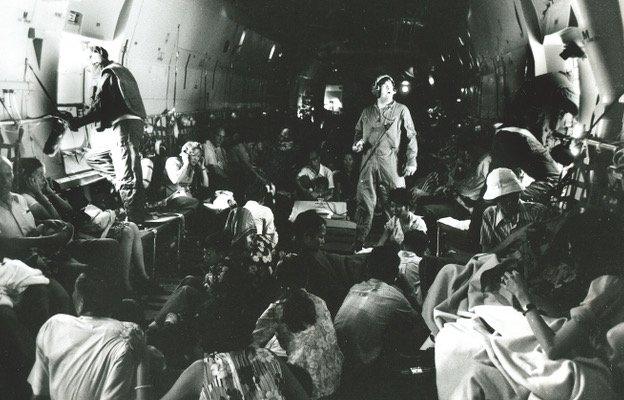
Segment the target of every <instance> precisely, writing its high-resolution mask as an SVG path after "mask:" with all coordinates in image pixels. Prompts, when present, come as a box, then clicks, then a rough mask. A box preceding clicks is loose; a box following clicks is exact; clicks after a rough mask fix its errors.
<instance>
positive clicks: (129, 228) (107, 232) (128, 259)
mask: <svg viewBox="0 0 624 400" xmlns="http://www.w3.org/2000/svg"><path fill="white" fill-rule="evenodd" d="M16 168H17V171H18V174H17V175H18V177H19V178H18V179H17V180H16V181H15V187H16V189H17V190H18V191H20V193H22V194H23V195H24V198H25V199H26V201H27V203H28V207H29V209H30V211H31V212H32V215H33V216H34V217H35V220H37V221H41V220H48V219H64V220H69V221H72V222H74V224H75V225H76V230H77V231H78V232H79V235H81V236H83V238H80V239H74V240H72V241H71V242H70V243H69V244H68V246H67V250H68V252H69V254H70V255H71V256H72V257H75V258H76V259H77V260H78V261H80V262H85V263H87V264H89V265H90V266H92V267H94V268H98V269H99V270H100V271H101V272H104V273H106V274H107V275H108V276H109V279H111V280H113V281H114V282H116V283H117V282H118V283H121V284H122V285H123V289H124V291H125V293H124V294H125V295H131V294H133V293H134V292H135V290H134V288H135V286H136V288H137V289H139V290H140V291H142V292H145V291H148V290H150V291H160V290H161V289H160V288H159V287H158V286H157V285H155V284H153V283H152V282H151V280H150V277H149V276H148V274H147V271H146V269H145V260H144V258H143V242H142V241H141V233H140V231H139V228H138V226H137V225H136V224H135V223H134V222H129V221H128V222H118V221H115V220H114V215H115V214H114V213H113V212H112V211H111V210H108V211H102V210H99V209H98V210H95V208H91V209H93V210H95V212H96V213H97V214H98V215H93V216H91V215H87V214H85V213H84V212H76V211H75V210H74V208H73V207H72V206H71V205H70V204H69V203H68V202H67V201H66V200H65V199H63V198H62V197H60V196H59V195H58V194H57V193H56V192H54V190H52V188H51V187H50V184H49V182H48V181H47V180H46V178H45V173H44V169H43V165H42V164H41V161H39V160H38V159H36V158H22V159H20V160H19V162H18V163H17V164H16ZM101 218H106V220H107V221H108V222H106V223H104V225H101V224H98V223H99V221H100V219H101ZM111 218H112V220H111ZM89 220H91V221H89ZM87 221H89V222H87ZM109 240H114V242H116V243H118V245H117V246H115V244H114V243H110V242H109ZM116 264H119V266H117V265H116ZM118 269H121V272H118ZM132 272H134V273H135V274H134V275H136V279H135V280H134V283H135V284H134V285H133V284H132ZM115 275H118V276H115Z"/></svg>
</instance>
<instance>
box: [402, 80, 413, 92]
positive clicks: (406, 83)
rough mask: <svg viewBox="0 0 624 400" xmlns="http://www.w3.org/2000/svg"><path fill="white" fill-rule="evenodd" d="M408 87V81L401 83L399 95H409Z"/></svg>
mask: <svg viewBox="0 0 624 400" xmlns="http://www.w3.org/2000/svg"><path fill="white" fill-rule="evenodd" d="M410 86H411V85H410V83H409V81H403V82H401V93H403V94H406V93H409V91H410Z"/></svg>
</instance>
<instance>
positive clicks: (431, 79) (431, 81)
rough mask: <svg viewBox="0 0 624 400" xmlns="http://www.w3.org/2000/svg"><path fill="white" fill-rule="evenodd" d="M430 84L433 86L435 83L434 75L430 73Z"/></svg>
mask: <svg viewBox="0 0 624 400" xmlns="http://www.w3.org/2000/svg"><path fill="white" fill-rule="evenodd" d="M429 84H430V85H431V86H433V85H435V79H434V78H433V75H429Z"/></svg>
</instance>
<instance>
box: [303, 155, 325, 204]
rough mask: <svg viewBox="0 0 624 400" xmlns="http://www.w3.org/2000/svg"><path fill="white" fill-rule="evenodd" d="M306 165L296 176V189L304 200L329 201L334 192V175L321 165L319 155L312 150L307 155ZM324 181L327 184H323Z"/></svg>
mask: <svg viewBox="0 0 624 400" xmlns="http://www.w3.org/2000/svg"><path fill="white" fill-rule="evenodd" d="M308 161H309V162H308V165H306V166H305V167H303V168H301V171H299V173H298V174H297V187H298V188H299V191H300V194H301V196H302V197H303V198H304V199H305V200H316V198H317V197H323V198H324V199H326V200H327V199H329V198H331V197H332V195H333V191H334V174H333V172H332V171H331V170H330V169H329V168H327V167H326V166H324V165H323V164H321V155H320V154H319V152H318V151H316V150H312V151H310V153H309V158H308ZM325 180H326V181H327V183H325Z"/></svg>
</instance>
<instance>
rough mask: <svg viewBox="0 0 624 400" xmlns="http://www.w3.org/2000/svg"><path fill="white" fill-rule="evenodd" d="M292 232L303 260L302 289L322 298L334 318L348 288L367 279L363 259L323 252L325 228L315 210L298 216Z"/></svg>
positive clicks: (362, 257) (355, 256)
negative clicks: (303, 281) (305, 261)
mask: <svg viewBox="0 0 624 400" xmlns="http://www.w3.org/2000/svg"><path fill="white" fill-rule="evenodd" d="M294 231H295V242H296V243H295V244H296V246H297V247H298V252H299V253H298V254H299V256H301V257H303V259H305V260H307V263H305V265H302V267H304V268H305V269H304V270H303V271H301V273H302V274H303V275H304V276H305V282H306V285H305V289H306V290H307V291H309V292H310V293H313V294H315V295H316V296H318V297H320V298H321V299H323V300H324V301H325V303H326V304H327V308H328V309H329V312H330V314H331V315H332V316H334V315H336V312H337V311H338V309H339V308H340V305H341V304H342V301H343V300H344V298H345V297H346V296H347V293H348V292H349V289H350V288H351V286H353V285H354V284H355V283H358V282H361V281H363V280H364V279H367V278H368V267H367V265H366V262H365V261H366V257H367V256H366V255H359V254H357V255H352V256H343V255H337V254H329V253H327V252H325V251H324V250H323V249H322V247H323V246H324V245H325V234H326V232H327V228H326V226H325V220H324V219H323V218H321V217H320V216H319V215H318V214H317V213H316V211H315V210H308V211H304V212H302V213H301V214H299V215H298V216H297V218H296V219H295V223H294Z"/></svg>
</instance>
